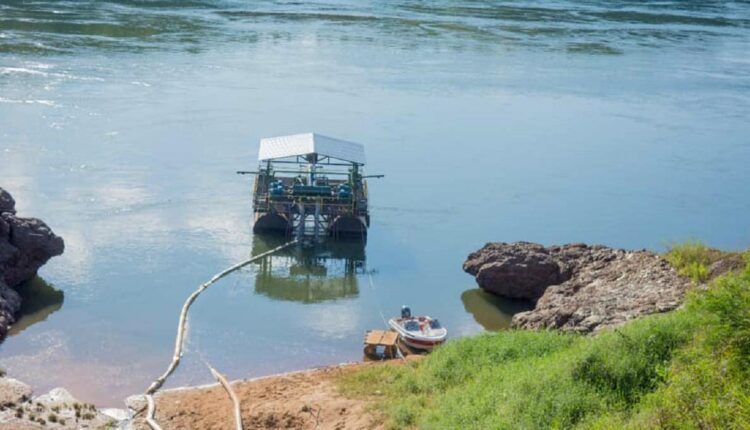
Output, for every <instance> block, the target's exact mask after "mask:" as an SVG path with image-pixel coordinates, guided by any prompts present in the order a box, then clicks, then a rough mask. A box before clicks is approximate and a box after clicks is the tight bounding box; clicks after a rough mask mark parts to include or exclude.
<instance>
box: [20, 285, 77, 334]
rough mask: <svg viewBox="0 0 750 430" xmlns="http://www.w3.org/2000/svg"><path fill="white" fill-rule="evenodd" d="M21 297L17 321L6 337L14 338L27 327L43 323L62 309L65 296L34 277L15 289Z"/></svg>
mask: <svg viewBox="0 0 750 430" xmlns="http://www.w3.org/2000/svg"><path fill="white" fill-rule="evenodd" d="M16 291H18V294H19V295H20V296H21V300H22V302H21V309H20V310H19V312H18V319H17V320H16V322H15V324H13V325H12V326H11V328H10V330H9V331H8V336H15V335H17V334H19V333H21V332H23V331H24V330H26V329H27V328H28V327H29V326H31V325H34V324H36V323H38V322H41V321H44V320H46V319H47V317H48V316H49V315H51V314H53V313H55V312H56V311H57V310H58V309H60V308H61V307H62V304H63V301H64V300H65V294H63V292H62V291H60V290H58V289H55V288H54V287H53V286H52V285H50V284H48V283H47V282H45V281H44V279H42V278H40V277H38V276H36V277H34V279H32V280H30V281H28V282H25V283H23V284H22V285H21V286H19V287H16Z"/></svg>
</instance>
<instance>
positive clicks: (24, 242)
mask: <svg viewBox="0 0 750 430" xmlns="http://www.w3.org/2000/svg"><path fill="white" fill-rule="evenodd" d="M64 250H65V243H64V242H63V240H62V238H61V237H59V236H57V235H55V233H53V232H52V230H51V229H50V228H49V227H48V226H47V224H45V223H44V222H42V221H41V220H38V219H36V218H21V217H18V216H16V210H15V201H14V200H13V197H12V196H11V195H10V194H9V193H8V192H7V191H5V190H4V189H2V188H0V340H1V339H2V338H3V337H5V334H6V333H7V330H8V326H9V325H10V324H11V323H13V321H14V318H13V315H14V314H15V313H16V312H17V311H18V309H19V308H20V303H21V302H20V298H19V297H18V294H16V293H15V291H13V290H11V289H10V288H8V287H14V286H16V285H18V284H20V283H22V282H25V281H28V280H29V279H31V278H33V277H34V276H35V275H36V273H37V270H39V268H40V267H42V265H43V264H45V263H46V262H47V261H48V260H49V259H50V258H52V257H54V256H56V255H60V254H62V253H63V251H64Z"/></svg>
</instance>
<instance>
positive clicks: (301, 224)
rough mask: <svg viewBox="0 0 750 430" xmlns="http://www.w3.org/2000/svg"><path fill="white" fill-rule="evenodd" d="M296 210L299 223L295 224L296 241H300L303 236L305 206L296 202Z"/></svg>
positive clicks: (300, 202)
mask: <svg viewBox="0 0 750 430" xmlns="http://www.w3.org/2000/svg"><path fill="white" fill-rule="evenodd" d="M297 208H298V210H299V223H298V224H297V239H300V240H301V239H302V238H303V237H304V236H305V218H306V215H305V204H304V203H302V201H298V202H297Z"/></svg>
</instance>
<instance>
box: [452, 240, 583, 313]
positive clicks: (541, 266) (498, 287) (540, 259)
mask: <svg viewBox="0 0 750 430" xmlns="http://www.w3.org/2000/svg"><path fill="white" fill-rule="evenodd" d="M464 271H466V272H467V273H470V274H472V275H474V276H475V277H476V279H477V283H478V284H479V286H480V287H482V289H484V290H485V291H488V292H490V293H494V294H497V295H499V296H503V297H510V298H514V299H528V300H536V299H538V298H539V297H541V296H542V294H544V290H545V289H546V288H547V287H549V286H550V285H556V284H559V283H562V282H565V281H566V280H567V279H568V278H569V277H570V268H569V267H568V266H566V265H565V264H564V262H563V261H561V260H560V259H557V258H555V257H554V256H553V255H551V254H550V252H549V251H548V250H547V248H545V247H544V246H542V245H539V244H536V243H529V242H516V243H510V244H508V243H488V244H487V245H485V246H484V248H482V249H481V250H479V251H477V252H474V253H472V254H469V257H468V258H467V259H466V262H465V263H464Z"/></svg>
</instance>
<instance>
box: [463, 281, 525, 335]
mask: <svg viewBox="0 0 750 430" xmlns="http://www.w3.org/2000/svg"><path fill="white" fill-rule="evenodd" d="M461 301H462V302H463V304H464V309H466V311H467V312H469V313H470V314H471V315H472V316H473V317H474V319H475V320H476V322H477V323H479V325H481V326H482V327H484V328H485V329H486V330H502V329H505V328H508V327H510V320H511V318H513V315H515V314H517V313H519V312H523V311H528V310H531V309H533V308H534V305H533V303H531V302H527V301H523V300H511V299H505V298H502V297H498V296H495V295H492V294H489V293H486V292H485V291H484V290H482V289H481V288H472V289H470V290H466V291H464V292H463V294H461Z"/></svg>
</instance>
